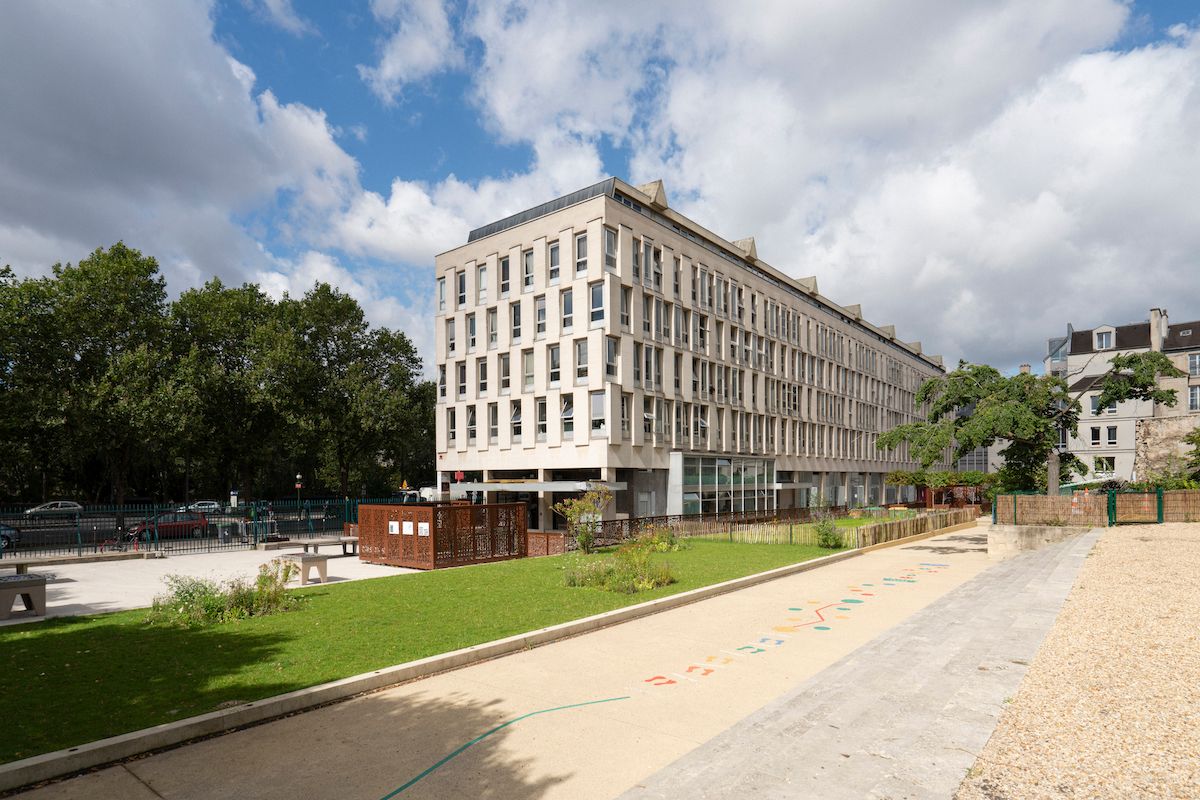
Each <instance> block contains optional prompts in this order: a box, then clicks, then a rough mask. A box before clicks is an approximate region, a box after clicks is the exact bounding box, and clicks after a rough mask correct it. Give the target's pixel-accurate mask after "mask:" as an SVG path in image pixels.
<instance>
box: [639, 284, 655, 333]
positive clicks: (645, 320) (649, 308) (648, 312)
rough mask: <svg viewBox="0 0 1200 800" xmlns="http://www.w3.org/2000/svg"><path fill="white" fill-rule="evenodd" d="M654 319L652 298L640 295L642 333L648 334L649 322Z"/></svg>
mask: <svg viewBox="0 0 1200 800" xmlns="http://www.w3.org/2000/svg"><path fill="white" fill-rule="evenodd" d="M653 321H654V298H653V297H651V296H650V295H648V294H644V295H642V333H644V334H646V335H647V336H649V335H650V323H651V322H653Z"/></svg>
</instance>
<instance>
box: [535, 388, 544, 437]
mask: <svg viewBox="0 0 1200 800" xmlns="http://www.w3.org/2000/svg"><path fill="white" fill-rule="evenodd" d="M533 405H534V408H535V409H536V418H537V440H538V441H539V442H544V441H546V398H544V397H536V398H534V401H533Z"/></svg>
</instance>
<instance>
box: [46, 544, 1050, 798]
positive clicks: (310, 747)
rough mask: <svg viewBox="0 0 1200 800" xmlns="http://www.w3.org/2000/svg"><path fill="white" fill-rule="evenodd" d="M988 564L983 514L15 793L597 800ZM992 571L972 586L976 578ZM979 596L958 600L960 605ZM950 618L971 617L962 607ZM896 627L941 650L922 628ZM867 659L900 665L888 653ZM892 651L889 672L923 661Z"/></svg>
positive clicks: (788, 690) (1034, 566) (717, 733)
mask: <svg viewBox="0 0 1200 800" xmlns="http://www.w3.org/2000/svg"><path fill="white" fill-rule="evenodd" d="M1045 552H1049V551H1045ZM1035 555H1036V554H1035ZM1020 561H1021V563H1022V564H1028V566H1027V567H1025V568H1024V569H1027V570H1028V571H1029V572H1030V574H1031V575H1032V574H1033V573H1036V572H1037V571H1038V565H1039V564H1040V562H1039V561H1038V560H1037V559H1021V560H1020ZM989 566H990V565H989V562H988V560H987V556H986V545H985V543H984V528H982V527H980V528H976V529H968V530H964V531H959V532H956V533H951V534H948V535H944V536H942V537H938V538H934V539H929V540H925V541H922V542H917V543H914V544H912V545H908V546H904V547H899V548H890V549H886V550H880V551H877V552H874V553H869V554H866V555H863V556H861V557H859V558H854V559H850V560H848V561H843V562H839V563H836V564H833V565H830V566H828V567H824V568H821V569H818V570H814V571H812V572H805V573H802V574H799V575H795V576H792V577H789V578H784V579H780V580H777V581H772V582H769V583H766V584H761V585H759V586H756V587H753V588H751V589H746V590H742V591H739V592H736V593H733V594H729V595H724V596H721V597H718V598H714V599H711V600H706V601H703V602H700V603H696V604H693V605H690V606H685V607H683V608H679V609H675V610H673V611H669V612H665V613H662V614H658V615H655V616H652V617H648V618H645V619H641V620H637V621H634V622H630V623H626V624H623V625H618V626H615V627H612V628H608V629H604V630H601V631H597V632H595V633H591V634H587V635H584V636H580V637H577V638H575V639H570V640H566V641H562V642H558V643H555V644H552V645H548V646H546V647H541V648H537V649H535V650H531V651H528V652H525V653H521V654H519V655H515V656H509V657H506V658H501V659H497V660H495V661H491V662H487V663H483V664H478V665H475V666H472V667H468V668H465V669H461V670H457V671H454V672H450V673H446V674H443V675H438V676H434V677H432V678H428V679H425V680H421V681H416V682H413V683H410V684H406V685H403V686H399V687H395V688H392V689H389V690H385V691H382V692H378V693H375V694H372V695H367V696H364V697H359V698H356V699H353V700H350V701H347V702H344V703H339V704H336V705H332V706H327V707H325V708H321V709H317V710H314V711H311V712H308V713H305V714H299V715H296V716H293V717H289V718H286V719H282V720H278V721H275V722H272V723H268V724H265V725H260V726H256V727H253V728H249V729H246V730H242V731H238V732H235V733H232V734H229V735H226V736H221V737H217V738H213V739H208V740H205V741H202V742H198V743H196V744H192V745H187V746H184V747H181V748H178V749H175V750H171V751H168V752H164V753H160V754H158V755H154V756H151V757H148V758H144V759H139V760H135V761H131V762H128V763H126V764H123V765H120V766H116V767H110V768H108V769H105V770H101V771H99V772H96V773H91V774H88V775H84V776H81V777H79V778H75V779H73V780H70V781H65V782H62V783H59V784H53V785H50V786H47V787H44V788H42V789H40V790H36V791H33V792H30V793H28V794H27V795H25V796H26V797H29V798H31V799H33V798H41V799H45V798H76V797H78V798H84V797H86V798H89V800H96V799H101V798H140V797H154V796H158V797H163V798H184V797H187V798H227V797H241V796H250V797H264V798H272V797H279V798H294V797H297V796H302V797H363V798H383V797H397V796H399V797H403V798H409V797H423V798H445V797H489V798H530V797H546V798H611V797H614V796H617V795H619V794H621V793H622V792H624V791H626V790H627V789H630V788H631V787H634V786H635V785H636V784H638V783H639V782H642V781H647V780H649V779H651V776H652V775H654V774H655V773H656V772H658V771H660V770H662V769H663V768H665V767H668V765H671V764H672V763H673V762H676V761H677V760H678V759H680V758H681V757H683V756H685V755H687V754H688V753H690V752H691V751H693V750H695V749H696V748H698V747H701V746H703V745H705V743H706V742H708V741H709V740H710V739H713V738H714V737H718V738H720V737H721V735H722V734H723V733H724V732H725V731H726V730H728V729H729V728H731V727H732V726H734V725H736V724H737V723H738V722H739V720H742V719H743V718H745V717H747V715H750V714H754V713H755V712H757V711H758V710H759V709H762V708H763V707H764V706H766V705H768V704H769V703H772V702H773V701H775V700H776V699H777V698H781V697H787V696H789V695H791V694H793V693H794V692H795V690H796V687H797V686H798V685H800V684H802V683H803V682H804V681H806V680H808V679H810V678H812V677H813V676H815V675H817V674H819V673H821V672H822V670H825V669H826V668H828V667H830V666H831V665H833V664H836V663H837V662H839V661H840V660H842V659H844V658H845V657H846V656H848V655H850V654H851V653H853V652H854V651H856V650H858V649H859V648H860V647H862V646H863V645H865V644H867V643H868V642H871V641H872V640H874V639H876V637H878V636H880V634H884V633H886V632H887V631H889V630H892V629H894V628H896V626H897V625H900V624H901V623H904V622H905V621H906V620H912V619H914V615H916V614H918V612H921V611H922V610H923V609H926V608H927V607H929V606H931V605H932V604H935V603H936V602H937V601H938V600H939V599H941V598H944V597H946V596H947V595H948V594H950V593H952V592H954V590H956V589H958V588H959V587H962V586H963V585H964V584H971V582H972V580H973V579H975V578H976V577H977V576H979V575H980V573H981V572H983V571H984V570H985V569H987V568H988V567H989ZM1004 566H1005V565H1001V568H1003V567H1004ZM990 575H991V572H990V571H989V572H988V574H987V575H986V576H984V577H983V578H982V579H981V580H979V581H977V582H976V583H977V584H979V585H981V586H987V585H988V584H989V581H990V577H989V576H990ZM1030 579H1031V580H1032V578H1030ZM972 585H975V584H972ZM977 591H981V590H977ZM975 602H976V601H975V600H967V601H966V603H967V606H968V610H969V611H971V613H975V609H974V608H973V604H974V603H975ZM926 616H927V615H926ZM1050 619H1052V615H1051V617H1050ZM959 620H960V622H962V623H963V624H964V627H967V628H970V627H973V624H972V621H971V620H972V618H971V615H970V614H967V615H965V616H962V617H960V618H959ZM1041 622H1042V620H1040V619H1039V624H1041ZM1045 624H1049V620H1047V621H1046V622H1045ZM908 627H909V634H908V635H909V636H914V635H915V636H918V637H923V638H924V642H925V646H926V647H927V648H929V649H930V650H931V651H932V652H937V650H938V646H939V645H938V641H937V640H936V638H930V637H928V636H926V635H925V634H924V633H923V632H922V628H921V627H920V626H919V625H918V626H917V627H916V628H913V627H912V626H911V625H909V626H908ZM950 646H954V644H953V643H951V645H950ZM877 655H878V657H879V658H881V659H886V660H887V663H890V664H895V663H896V662H895V661H894V660H892V659H891V658H890V656H889V655H888V654H887V652H886V651H881V652H879V653H878V654H877ZM942 657H943V658H946V654H942ZM901 663H904V668H903V669H901V670H899V671H900V672H904V671H905V670H911V671H913V672H918V671H919V669H920V667H919V665H917V664H911V663H906V662H901ZM972 668H974V665H972ZM892 669H894V667H892ZM988 730H989V732H990V728H989V729H988ZM985 738H986V735H985ZM743 757H744V756H743ZM217 765H219V768H215V767H216V766H217ZM959 777H961V772H960V773H959ZM669 794H670V796H672V797H682V796H699V795H698V794H695V793H693V792H692V791H690V790H687V791H677V790H676V789H675V788H672V789H671V791H670V793H669Z"/></svg>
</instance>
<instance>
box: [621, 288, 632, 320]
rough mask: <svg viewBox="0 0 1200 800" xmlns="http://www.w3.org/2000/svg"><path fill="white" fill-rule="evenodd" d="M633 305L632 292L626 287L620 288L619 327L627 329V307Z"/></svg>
mask: <svg viewBox="0 0 1200 800" xmlns="http://www.w3.org/2000/svg"><path fill="white" fill-rule="evenodd" d="M632 303H633V290H632V289H630V288H629V287H628V286H622V287H621V317H620V320H619V321H620V323H621V327H623V328H628V327H629V306H630V305H631V304H632Z"/></svg>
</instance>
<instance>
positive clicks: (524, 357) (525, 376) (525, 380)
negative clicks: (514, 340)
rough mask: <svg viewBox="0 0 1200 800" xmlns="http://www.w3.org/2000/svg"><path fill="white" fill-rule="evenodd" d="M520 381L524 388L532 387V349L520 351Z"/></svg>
mask: <svg viewBox="0 0 1200 800" xmlns="http://www.w3.org/2000/svg"><path fill="white" fill-rule="evenodd" d="M521 381H522V386H524V388H525V389H526V390H529V389H532V388H533V351H532V350H522V351H521Z"/></svg>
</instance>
